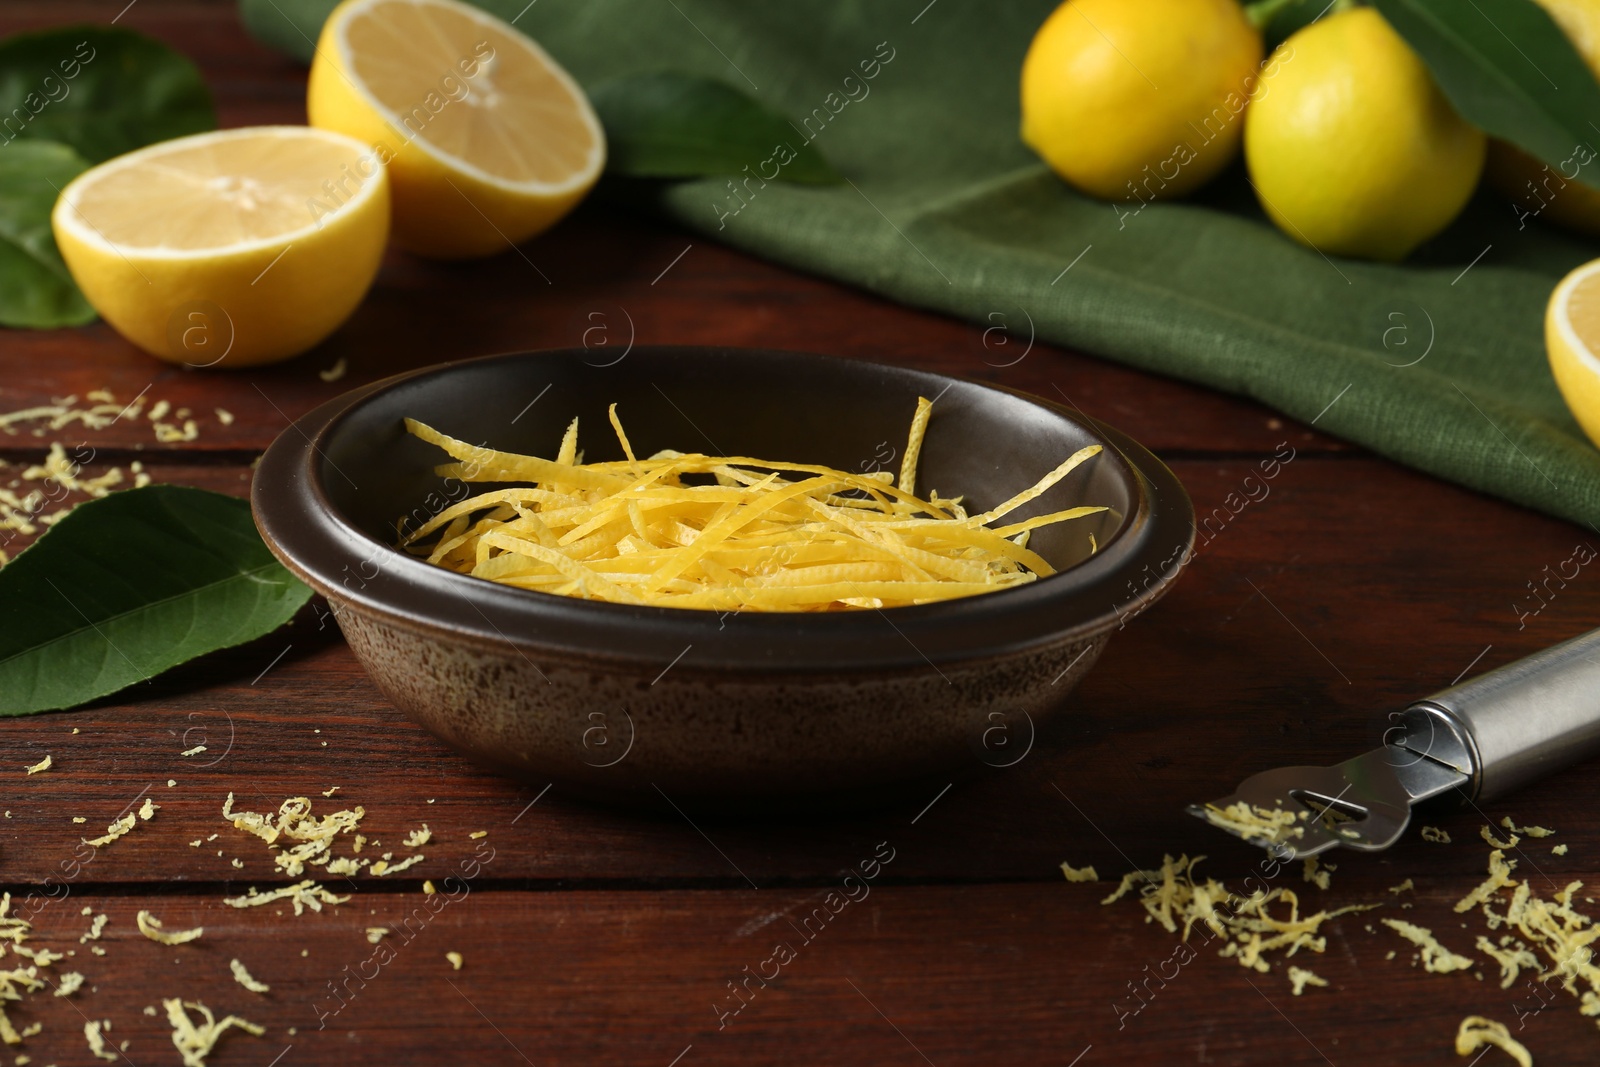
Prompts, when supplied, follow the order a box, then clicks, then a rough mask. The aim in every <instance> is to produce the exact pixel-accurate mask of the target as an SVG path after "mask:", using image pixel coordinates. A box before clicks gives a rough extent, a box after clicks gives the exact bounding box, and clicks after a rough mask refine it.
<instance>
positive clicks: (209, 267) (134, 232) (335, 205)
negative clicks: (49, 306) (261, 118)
mask: <svg viewBox="0 0 1600 1067" xmlns="http://www.w3.org/2000/svg"><path fill="white" fill-rule="evenodd" d="M50 221H51V227H52V229H53V230H54V232H55V238H56V243H57V244H58V245H59V246H60V248H61V255H62V258H63V259H65V260H66V263H67V269H68V270H69V271H71V273H72V277H73V279H74V280H75V281H76V282H77V283H78V287H79V288H81V289H82V290H83V294H84V296H85V297H86V298H88V301H89V303H90V304H91V305H92V306H93V307H94V309H95V310H96V311H98V312H99V313H100V315H101V316H102V317H103V318H104V319H105V320H106V321H107V322H109V323H110V324H111V325H112V327H114V328H115V329H116V330H117V332H119V333H121V334H122V335H123V336H124V337H126V338H127V339H128V340H130V341H132V342H133V343H134V344H136V345H138V346H139V347H140V348H143V349H144V350H145V351H147V352H149V353H150V354H152V355H154V356H157V357H158V358H161V359H165V360H168V361H170V362H173V363H185V364H189V365H191V366H195V367H211V366H223V367H243V366H249V365H252V364H259V363H270V362H274V361H276V360H281V359H287V358H289V357H290V356H294V355H298V354H299V353H301V352H304V351H305V350H306V349H308V348H310V347H312V346H313V345H315V344H316V343H317V342H319V341H321V340H322V339H323V338H325V337H326V336H327V335H328V334H330V333H332V332H333V331H334V330H335V329H337V328H338V326H339V325H340V324H341V323H343V322H344V321H345V319H346V318H348V317H349V315H350V313H351V312H352V311H354V310H355V308H356V305H357V304H359V303H360V302H361V298H362V297H363V296H365V295H366V292H367V289H368V288H369V287H370V286H371V285H372V281H373V278H374V277H375V276H376V275H377V272H378V265H379V262H380V261H381V260H382V257H383V249H384V245H385V243H386V241H387V240H388V233H389V186H388V179H387V177H386V175H385V173H384V169H383V166H382V164H381V163H379V162H378V161H377V159H376V157H375V156H374V153H373V152H372V150H371V149H370V148H369V147H368V146H366V145H365V144H363V143H361V142H360V141H357V140H354V139H352V138H349V137H345V136H343V135H341V134H337V133H332V132H329V131H327V130H316V129H311V128H310V127H307V126H258V127H248V128H244V129H234V130H219V131H214V132H211V133H202V134H196V135H194V136H192V137H180V138H178V139H176V140H172V141H164V142H162V143H160V144H155V145H151V146H149V147H147V148H141V149H139V150H138V151H135V152H130V153H128V154H127V155H123V156H118V157H116V158H115V159H111V160H108V161H106V162H105V163H102V164H100V165H99V166H97V167H93V168H91V169H89V170H87V171H85V172H84V173H82V174H80V175H79V176H78V177H77V178H75V179H74V180H73V181H72V182H70V183H69V184H68V185H67V187H66V188H65V189H63V190H62V191H61V195H60V197H59V198H57V200H56V205H55V208H54V210H53V211H52V213H51V218H50Z"/></svg>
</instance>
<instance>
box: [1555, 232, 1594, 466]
mask: <svg viewBox="0 0 1600 1067" xmlns="http://www.w3.org/2000/svg"><path fill="white" fill-rule="evenodd" d="M1544 347H1545V352H1546V353H1548V355H1549V356H1550V371H1551V373H1552V374H1554V375H1555V379H1556V385H1557V386H1558V387H1560V389H1561V395H1562V397H1563V398H1564V399H1565V400H1566V402H1567V407H1568V408H1570V409H1571V410H1572V416H1573V418H1575V419H1577V420H1578V425H1579V426H1582V427H1583V432H1584V433H1586V434H1588V435H1589V440H1591V441H1593V442H1595V443H1596V444H1597V445H1600V357H1597V356H1596V352H1597V351H1600V259H1597V260H1594V261H1593V262H1590V263H1585V264H1584V265H1583V266H1581V267H1579V268H1578V269H1577V270H1575V271H1573V272H1572V273H1571V274H1568V275H1567V276H1566V277H1565V278H1563V279H1561V284H1560V285H1558V286H1556V291H1555V292H1554V293H1551V294H1550V304H1549V306H1548V307H1547V308H1546V309H1545V315H1544Z"/></svg>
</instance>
